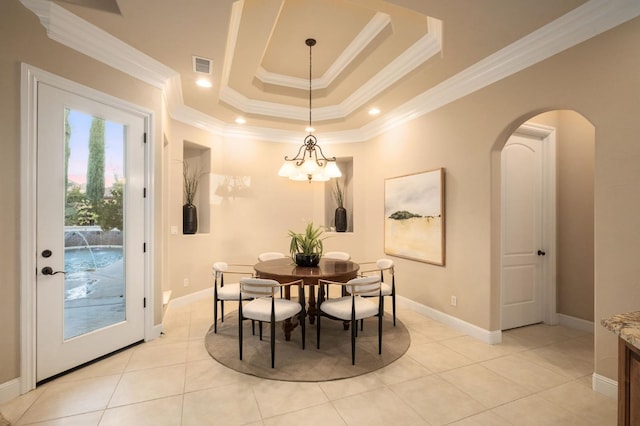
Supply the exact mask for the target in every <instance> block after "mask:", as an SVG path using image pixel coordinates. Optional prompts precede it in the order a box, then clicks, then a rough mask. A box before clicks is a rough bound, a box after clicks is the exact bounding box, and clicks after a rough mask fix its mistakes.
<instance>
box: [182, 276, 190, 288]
mask: <svg viewBox="0 0 640 426" xmlns="http://www.w3.org/2000/svg"><path fill="white" fill-rule="evenodd" d="M182 285H184V286H185V287H189V278H185V279H184V280H182Z"/></svg>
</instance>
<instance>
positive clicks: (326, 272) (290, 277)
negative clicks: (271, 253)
mask: <svg viewBox="0 0 640 426" xmlns="http://www.w3.org/2000/svg"><path fill="white" fill-rule="evenodd" d="M253 268H254V269H255V271H256V274H257V275H258V276H259V277H260V278H268V279H272V280H276V281H278V282H279V283H281V284H286V283H288V282H292V281H297V280H302V282H303V284H304V285H305V286H309V287H310V288H309V291H308V295H307V303H308V307H307V315H308V316H309V322H310V323H311V324H313V323H314V322H315V319H316V295H315V289H314V287H315V286H316V285H317V284H318V280H320V279H323V280H330V281H337V282H347V281H349V280H350V279H352V278H356V277H357V276H358V270H359V269H360V265H358V264H357V263H355V262H351V261H349V260H337V259H325V258H321V259H320V263H319V264H318V266H298V265H296V264H295V262H294V261H293V259H291V258H290V257H286V258H283V259H274V260H266V261H264V262H258V263H256V264H255V265H254V267H253ZM305 293H306V292H305ZM284 296H285V297H286V298H287V299H289V298H290V297H291V290H290V288H289V287H285V293H284ZM296 325H297V324H293V323H291V321H285V323H284V324H283V328H284V333H285V338H286V340H289V339H290V337H291V330H293V329H294V328H295V326H296Z"/></svg>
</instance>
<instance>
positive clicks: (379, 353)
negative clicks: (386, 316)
mask: <svg viewBox="0 0 640 426" xmlns="http://www.w3.org/2000/svg"><path fill="white" fill-rule="evenodd" d="M380 299H382V297H381V298H380ZM378 355H382V302H381V303H380V305H379V306H378Z"/></svg>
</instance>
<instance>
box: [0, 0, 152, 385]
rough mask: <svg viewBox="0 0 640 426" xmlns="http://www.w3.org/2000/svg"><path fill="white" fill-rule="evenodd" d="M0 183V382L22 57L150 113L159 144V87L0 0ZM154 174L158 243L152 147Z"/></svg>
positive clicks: (9, 353)
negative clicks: (50, 32)
mask: <svg viewBox="0 0 640 426" xmlns="http://www.w3.org/2000/svg"><path fill="white" fill-rule="evenodd" d="M0 40H1V41H0V93H2V97H1V98H0V128H2V136H1V137H2V151H3V152H2V156H0V180H1V181H2V182H3V184H2V185H0V187H1V188H2V189H1V191H2V193H1V194H0V199H2V206H3V208H2V209H0V235H2V237H1V238H2V243H1V244H0V270H2V271H3V274H2V284H1V285H0V321H1V323H2V327H0V342H2V344H1V348H2V349H0V384H2V383H4V382H7V381H9V380H11V379H14V378H17V377H19V375H20V330H19V327H20V324H19V319H20V304H19V296H20V282H19V280H20V275H19V273H20V234H19V229H20V192H19V188H20V182H19V180H20V169H19V165H20V79H21V74H20V67H21V65H20V64H21V62H25V63H27V64H29V65H32V66H35V67H38V68H40V69H43V70H45V71H48V72H50V73H53V74H56V75H58V76H61V77H64V78H67V79H69V80H72V81H74V82H77V83H80V84H83V85H86V86H89V87H91V88H94V89H97V90H99V91H101V92H104V93H107V94H110V95H113V96H116V97H118V98H121V99H124V100H127V101H129V102H132V103H134V104H136V105H139V106H141V107H142V108H145V109H147V110H150V111H152V112H153V114H154V123H153V125H154V127H153V128H152V132H153V137H154V139H153V141H152V142H153V146H154V147H155V146H160V143H159V141H161V135H162V131H161V123H162V93H161V91H160V90H158V89H155V88H153V87H150V86H148V85H147V84H144V83H141V82H140V81H138V80H136V79H133V78H131V77H129V76H127V75H125V74H122V73H121V72H118V71H115V70H114V69H112V68H110V67H108V66H105V65H104V64H101V63H99V62H96V61H94V60H92V59H89V58H87V57H86V56H84V55H81V54H79V53H77V52H75V51H72V50H70V49H68V48H65V47H63V46H61V45H60V44H58V43H56V42H54V41H51V40H49V39H48V38H47V36H46V34H45V29H44V28H43V26H42V25H41V24H40V22H39V20H38V18H37V17H36V16H35V15H34V14H33V13H31V12H29V11H27V10H26V9H25V8H24V7H23V6H22V5H21V4H20V3H19V2H18V1H17V0H9V1H2V2H0ZM152 155H153V157H154V158H153V159H154V162H155V167H156V168H155V178H156V179H157V187H156V193H155V194H154V195H155V200H154V201H155V210H156V223H155V233H154V237H155V243H156V244H157V245H158V246H161V245H162V238H163V235H162V234H161V233H160V232H159V231H160V230H161V229H162V228H161V225H162V209H161V208H160V207H161V202H162V193H161V185H159V184H158V182H161V179H162V169H161V165H162V158H161V157H160V155H161V151H160V150H157V149H154V151H153V154H152ZM156 256H157V259H158V261H157V262H156V266H157V267H156V270H155V271H154V273H155V277H154V278H155V282H156V284H157V285H156V292H155V296H156V297H157V298H160V297H161V296H160V288H161V285H160V283H161V281H162V279H163V276H162V273H161V269H160V265H161V262H160V257H159V252H158V253H156ZM155 319H156V323H159V322H160V320H161V306H157V307H156V310H155Z"/></svg>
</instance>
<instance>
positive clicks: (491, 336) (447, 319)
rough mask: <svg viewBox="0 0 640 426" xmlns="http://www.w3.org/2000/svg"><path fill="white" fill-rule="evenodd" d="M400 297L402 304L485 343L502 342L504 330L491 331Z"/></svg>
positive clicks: (399, 301)
mask: <svg viewBox="0 0 640 426" xmlns="http://www.w3.org/2000/svg"><path fill="white" fill-rule="evenodd" d="M396 297H397V299H398V303H399V304H401V305H402V306H404V307H406V308H408V309H411V310H412V311H414V312H417V313H419V314H422V315H424V316H426V317H429V318H431V319H433V320H436V321H438V322H441V323H442V324H445V325H448V326H449V327H451V328H453V329H456V330H458V331H461V332H462V333H465V334H467V335H469V336H471V337H474V338H476V339H478V340H480V341H482V342H484V343H487V344H490V345H495V344H497V343H501V342H502V331H501V330H496V331H489V330H485V329H484V328H481V327H478V326H477V325H473V324H471V323H468V322H466V321H463V320H461V319H460V318H456V317H454V316H451V315H449V314H445V313H444V312H441V311H438V310H437V309H433V308H430V307H429V306H425V305H422V304H420V303H417V302H414V301H413V300H410V299H407V298H405V297H402V296H396Z"/></svg>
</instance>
